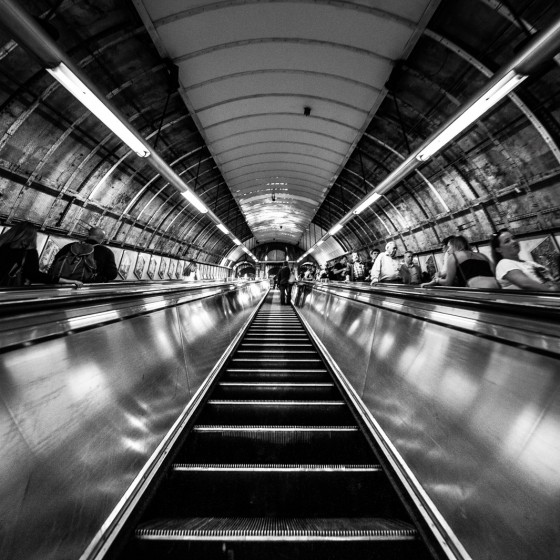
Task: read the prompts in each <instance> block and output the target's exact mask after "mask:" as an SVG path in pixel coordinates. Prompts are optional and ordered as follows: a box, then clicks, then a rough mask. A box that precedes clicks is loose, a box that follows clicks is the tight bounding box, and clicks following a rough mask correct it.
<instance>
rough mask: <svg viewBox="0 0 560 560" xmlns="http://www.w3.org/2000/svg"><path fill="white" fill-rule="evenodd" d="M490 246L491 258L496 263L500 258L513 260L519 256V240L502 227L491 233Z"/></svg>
mask: <svg viewBox="0 0 560 560" xmlns="http://www.w3.org/2000/svg"><path fill="white" fill-rule="evenodd" d="M490 247H491V249H492V259H494V262H495V263H496V264H498V263H499V262H500V261H501V260H502V259H512V260H514V261H515V260H518V258H519V242H518V241H517V239H515V237H514V236H513V234H512V233H511V232H510V231H509V230H507V229H502V230H500V231H498V232H497V233H495V234H494V235H492V239H491V241H490Z"/></svg>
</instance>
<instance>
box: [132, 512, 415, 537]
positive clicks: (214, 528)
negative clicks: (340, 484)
mask: <svg viewBox="0 0 560 560" xmlns="http://www.w3.org/2000/svg"><path fill="white" fill-rule="evenodd" d="M417 536H418V532H417V531H416V529H415V528H414V527H413V526H412V525H411V524H409V523H406V522H404V521H399V520H396V519H383V518H376V517H340V518H321V517H317V518H275V517H192V518H186V519H158V520H154V521H150V522H147V523H144V524H143V525H141V526H140V527H139V528H138V529H137V530H136V537H137V538H138V539H142V540H147V539H150V540H152V539H153V540H212V539H224V538H227V540H228V542H231V541H233V540H243V541H260V540H267V541H304V540H305V541H309V540H321V541H324V540H337V541H340V540H367V541H402V540H414V539H416V538H417Z"/></svg>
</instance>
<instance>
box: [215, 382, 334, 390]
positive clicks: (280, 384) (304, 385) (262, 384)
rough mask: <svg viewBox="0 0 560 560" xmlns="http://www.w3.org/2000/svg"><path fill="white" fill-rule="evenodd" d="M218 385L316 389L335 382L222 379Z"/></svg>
mask: <svg viewBox="0 0 560 560" xmlns="http://www.w3.org/2000/svg"><path fill="white" fill-rule="evenodd" d="M218 385H219V386H220V387H280V388H284V387H285V388H288V387H301V388H304V389H307V388H310V387H311V388H314V389H318V388H332V387H334V383H314V382H313V381H309V382H307V383H305V382H302V383H292V382H289V381H251V382H249V381H220V383H218Z"/></svg>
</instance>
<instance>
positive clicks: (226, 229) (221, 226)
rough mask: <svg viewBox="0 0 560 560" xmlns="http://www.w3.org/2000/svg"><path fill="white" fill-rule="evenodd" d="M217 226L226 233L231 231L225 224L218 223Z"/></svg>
mask: <svg viewBox="0 0 560 560" xmlns="http://www.w3.org/2000/svg"><path fill="white" fill-rule="evenodd" d="M216 227H217V228H218V229H219V230H220V231H222V232H223V233H225V234H226V235H227V234H228V233H229V230H228V228H227V227H226V226H224V224H216Z"/></svg>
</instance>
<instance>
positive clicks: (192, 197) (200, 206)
mask: <svg viewBox="0 0 560 560" xmlns="http://www.w3.org/2000/svg"><path fill="white" fill-rule="evenodd" d="M181 194H182V195H183V196H184V197H185V198H186V199H187V200H188V201H189V202H190V203H191V204H192V205H193V206H194V207H195V208H196V209H197V210H198V211H199V212H201V213H202V214H206V213H207V212H208V208H206V206H205V205H204V203H203V202H202V201H201V200H200V198H198V196H196V194H194V193H193V192H191V191H183V192H182V193H181Z"/></svg>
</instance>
